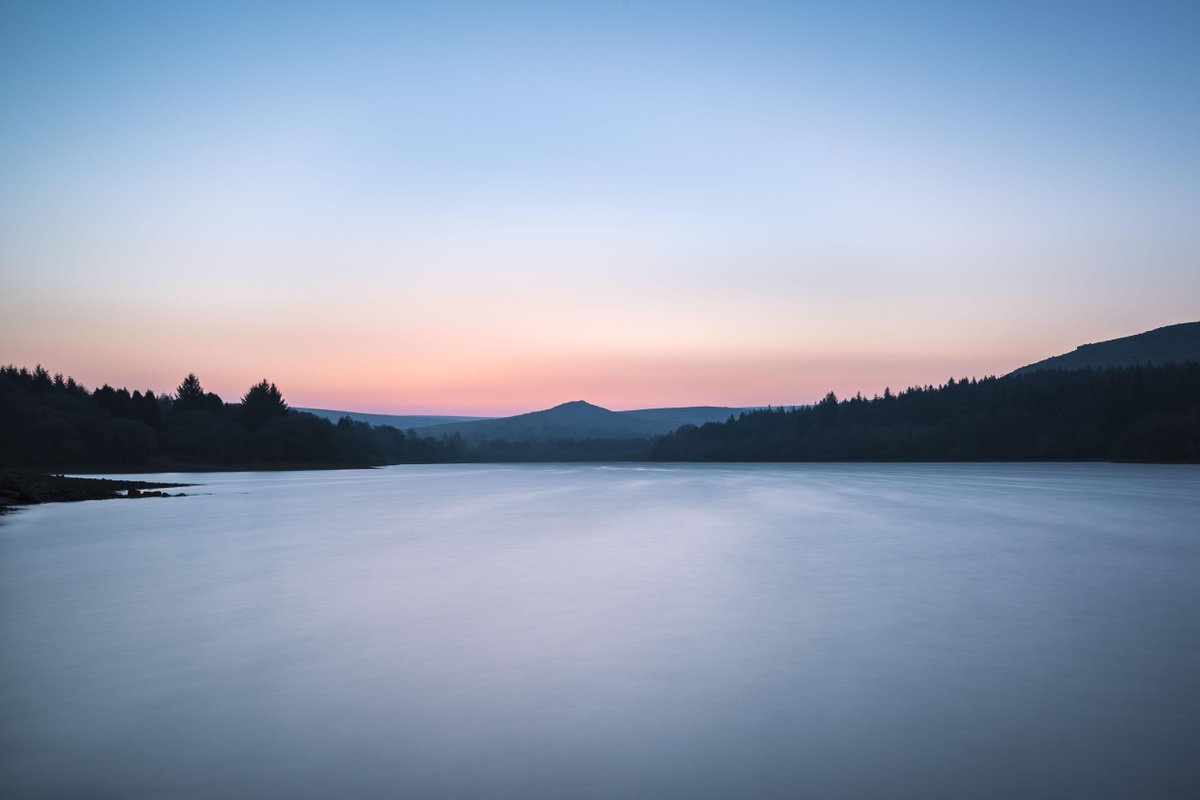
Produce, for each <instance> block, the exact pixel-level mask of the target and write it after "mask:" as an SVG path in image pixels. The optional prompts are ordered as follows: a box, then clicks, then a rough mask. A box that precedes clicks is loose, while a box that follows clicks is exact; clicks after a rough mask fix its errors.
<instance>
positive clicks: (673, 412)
mask: <svg viewBox="0 0 1200 800" xmlns="http://www.w3.org/2000/svg"><path fill="white" fill-rule="evenodd" d="M750 410H751V409H748V408H727V407H725V406H691V407H688V408H642V409H638V410H636V411H618V412H617V413H618V414H620V415H621V416H623V417H629V418H630V419H636V420H639V421H642V422H648V423H650V424H651V425H654V426H655V427H656V428H657V432H658V433H660V434H662V433H670V432H671V431H673V430H676V429H678V428H682V427H683V426H684V425H697V426H699V425H704V424H705V423H708V422H725V421H726V420H727V419H729V418H730V417H731V416H733V417H736V416H737V415H738V414H740V413H742V412H743V411H750Z"/></svg>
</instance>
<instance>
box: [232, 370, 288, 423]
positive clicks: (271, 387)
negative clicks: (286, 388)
mask: <svg viewBox="0 0 1200 800" xmlns="http://www.w3.org/2000/svg"><path fill="white" fill-rule="evenodd" d="M287 412H288V406H287V403H285V402H283V395H282V394H281V393H280V391H279V389H278V388H277V387H276V386H275V384H273V383H269V382H268V381H267V379H266V378H263V379H262V380H261V381H259V382H258V383H256V384H254V385H253V386H251V387H250V391H248V392H246V396H245V397H243V398H242V424H243V425H245V426H246V427H247V428H249V429H251V430H258V429H259V428H261V427H262V426H263V425H265V424H267V422H268V421H269V420H270V419H271V418H272V417H282V416H285V415H286V414H287Z"/></svg>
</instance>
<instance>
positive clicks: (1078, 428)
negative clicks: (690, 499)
mask: <svg viewBox="0 0 1200 800" xmlns="http://www.w3.org/2000/svg"><path fill="white" fill-rule="evenodd" d="M650 458H651V459H652V460H655V461H1047V460H1116V461H1155V462H1160V461H1161V462H1174V461H1180V462H1184V461H1186V462H1195V461H1200V364H1197V363H1183V364H1168V365H1163V366H1155V367H1149V366H1143V367H1126V368H1110V369H1099V370H1093V369H1083V370H1073V371H1041V372H1032V373H1025V374H1019V375H1008V376H1005V377H1003V378H995V377H988V378H983V379H980V380H976V379H970V380H968V379H965V378H964V379H962V380H957V381H956V380H953V379H951V380H950V381H948V382H947V383H946V384H944V385H942V386H937V387H934V386H924V387H920V386H918V387H913V388H910V389H907V390H905V391H902V392H900V393H898V394H893V393H892V392H891V391H890V390H885V391H884V393H883V395H882V396H876V397H872V398H869V399H868V398H865V397H863V396H862V395H856V396H855V397H852V398H849V399H845V400H839V399H838V398H837V397H836V396H835V395H834V394H833V393H832V392H831V393H829V394H828V395H826V396H825V398H824V399H823V400H822V401H821V402H819V403H817V404H816V405H812V406H802V407H797V408H789V409H772V410H764V411H754V412H748V413H744V414H741V415H740V416H738V417H737V418H736V419H730V420H729V421H727V422H725V423H710V424H708V425H704V426H703V427H699V428H697V427H694V426H685V427H683V428H680V429H679V430H677V431H675V432H674V433H672V434H669V435H667V436H664V437H661V438H659V439H658V440H656V441H655V442H654V443H653V445H652V446H651V448H650Z"/></svg>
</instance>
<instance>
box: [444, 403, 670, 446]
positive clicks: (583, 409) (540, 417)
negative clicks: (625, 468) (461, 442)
mask: <svg viewBox="0 0 1200 800" xmlns="http://www.w3.org/2000/svg"><path fill="white" fill-rule="evenodd" d="M658 427H659V426H657V425H655V424H654V423H653V422H649V421H645V420H639V419H635V418H633V417H627V416H624V415H622V414H618V413H617V412H615V411H609V410H608V409H607V408H601V407H600V406H594V405H592V404H591V403H587V402H584V401H583V400H574V401H572V402H570V403H563V404H562V405H557V406H554V407H553V408H548V409H546V410H544V411H531V412H530V413H528V414H518V415H517V416H515V417H502V418H500V419H489V420H481V421H479V422H462V423H454V424H450V425H434V426H431V427H429V428H425V429H423V430H422V431H421V433H423V434H425V435H426V436H440V435H442V434H446V435H448V436H453V435H455V434H459V435H461V436H462V437H463V439H465V440H466V441H468V442H481V441H484V440H487V439H507V440H508V441H545V440H549V439H644V438H649V437H650V436H654V435H655V434H656V432H657V431H658Z"/></svg>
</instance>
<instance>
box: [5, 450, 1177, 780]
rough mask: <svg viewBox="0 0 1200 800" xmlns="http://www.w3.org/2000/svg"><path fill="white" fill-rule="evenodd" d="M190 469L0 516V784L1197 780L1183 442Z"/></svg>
mask: <svg viewBox="0 0 1200 800" xmlns="http://www.w3.org/2000/svg"><path fill="white" fill-rule="evenodd" d="M188 479H190V480H195V481H200V482H202V483H203V484H204V485H203V486H202V487H197V488H195V489H190V490H188V491H191V492H196V493H197V494H196V495H195V496H192V497H187V498H180V499H174V500H142V501H122V500H113V501H102V502H88V503H79V504H59V505H53V506H43V507H37V508H31V509H28V510H25V511H23V512H20V513H18V514H15V515H10V516H9V517H7V518H6V519H4V521H3V522H0V659H2V660H0V795H2V796H4V797H6V798H22V797H112V798H139V797H155V798H159V797H164V798H186V797H195V798H210V797H223V798H231V797H232V798H236V797H243V798H251V797H253V798H334V797H342V798H350V797H411V798H443V797H463V798H466V797H489V798H543V797H545V798H576V797H579V798H590V797H605V798H625V797H649V798H670V797H714V798H716V797H720V798H739V797H745V798H751V797H755V798H764V797H813V798H843V797H844V798H858V797H864V798H865V797H886V798H966V797H996V798H1015V797H1021V798H1031V797H1046V798H1063V797H1087V798H1103V797H1130V798H1134V797H1137V798H1150V797H1154V798H1169V797H1185V796H1191V797H1195V796H1200V468H1195V467H1153V466H1122V465H1003V466H995V465H965V466H939V465H896V466H880V465H845V466H746V467H728V466H711V467H710V466H702V467H683V466H681V467H664V468H642V467H632V466H621V467H603V466H563V465H552V466H517V467H463V466H438V467H396V468H390V469H386V470H377V471H365V472H364V471H354V472H324V473H271V474H224V475H200V476H189V478H188Z"/></svg>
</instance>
